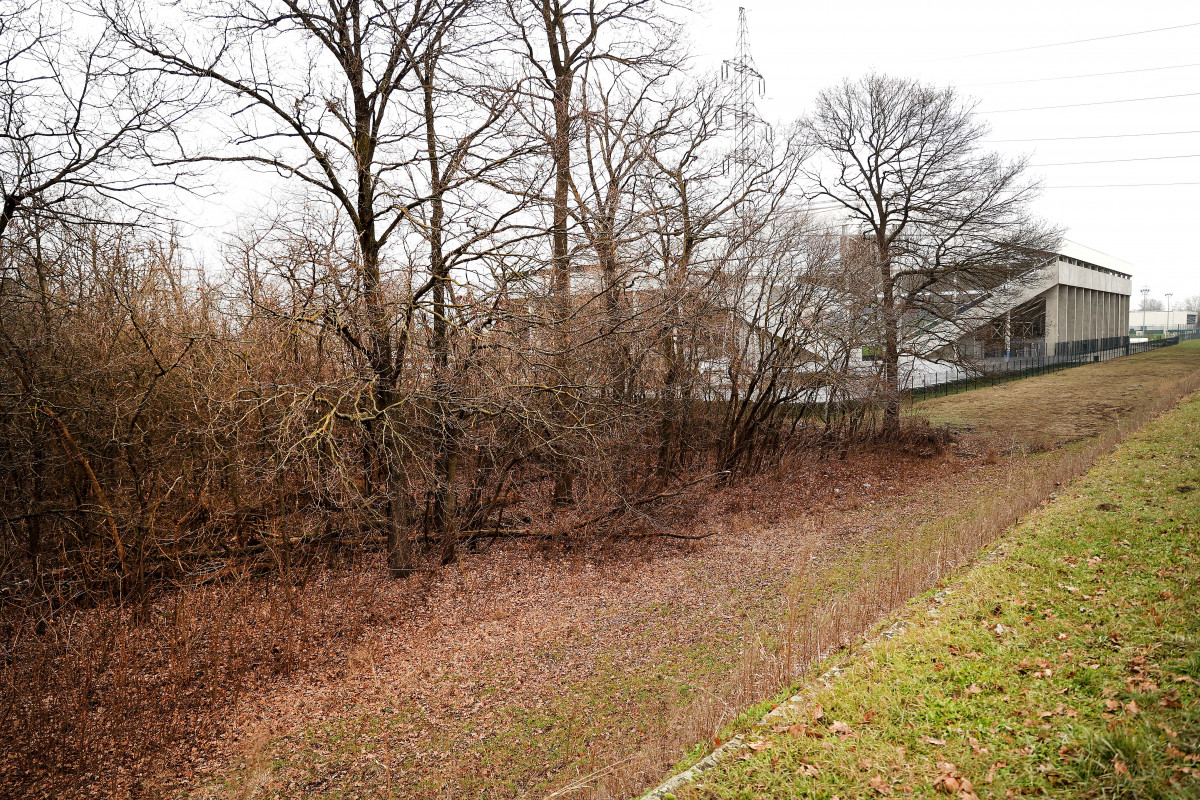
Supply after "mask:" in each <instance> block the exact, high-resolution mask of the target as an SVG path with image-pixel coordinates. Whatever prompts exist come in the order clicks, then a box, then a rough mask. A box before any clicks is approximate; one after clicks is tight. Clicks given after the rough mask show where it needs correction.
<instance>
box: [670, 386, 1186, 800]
mask: <svg viewBox="0 0 1200 800" xmlns="http://www.w3.org/2000/svg"><path fill="white" fill-rule="evenodd" d="M1189 487H1200V399H1193V400H1192V401H1191V402H1189V403H1188V404H1186V405H1185V406H1183V407H1182V408H1181V409H1179V410H1176V411H1174V412H1172V413H1170V414H1168V415H1166V416H1165V417H1163V418H1161V419H1160V420H1158V421H1156V422H1154V423H1152V424H1151V425H1149V426H1147V427H1146V428H1145V429H1144V430H1143V431H1141V432H1140V433H1138V434H1137V435H1135V436H1134V437H1132V438H1131V439H1130V440H1129V441H1128V442H1127V443H1126V444H1124V445H1122V446H1121V447H1120V448H1119V449H1118V450H1117V451H1116V452H1115V453H1113V454H1112V455H1110V456H1107V457H1105V458H1103V459H1101V460H1100V461H1099V462H1098V463H1097V465H1096V467H1094V468H1093V470H1092V471H1091V472H1090V473H1089V474H1088V475H1087V476H1086V477H1085V478H1083V479H1082V480H1080V481H1079V482H1078V483H1077V484H1075V485H1073V486H1072V487H1071V489H1070V490H1069V493H1067V494H1065V495H1063V496H1060V497H1058V498H1057V499H1055V500H1054V501H1053V502H1052V503H1051V504H1050V505H1048V506H1047V507H1046V508H1044V509H1043V510H1041V511H1039V512H1037V513H1035V514H1034V515H1032V516H1031V517H1030V518H1029V519H1028V520H1026V521H1025V522H1023V523H1022V524H1021V525H1019V526H1018V527H1016V528H1015V529H1014V530H1013V531H1012V533H1011V534H1010V535H1009V536H1007V537H1006V538H1005V539H1004V540H1003V541H1002V542H1001V544H1000V546H999V548H998V549H997V551H996V552H995V554H994V555H993V556H992V557H991V558H989V559H988V560H987V561H986V562H985V563H984V564H982V565H981V566H978V567H976V568H974V569H973V570H971V571H970V572H969V573H967V574H966V575H965V576H964V577H963V578H962V579H961V580H960V581H959V582H958V583H957V584H956V585H954V586H953V587H951V588H950V589H948V590H946V591H945V592H944V593H940V594H939V595H938V596H937V598H935V599H937V600H939V601H940V602H932V601H931V598H929V597H926V598H925V599H924V600H922V601H918V602H917V603H914V604H913V606H912V607H911V608H910V614H909V616H910V622H909V625H910V626H909V627H908V628H907V630H905V631H904V632H902V633H900V634H899V635H897V636H895V637H894V638H892V639H888V640H881V641H880V643H878V644H876V645H875V646H874V647H872V648H871V649H870V650H869V651H867V652H865V653H863V654H860V655H858V656H855V657H853V658H850V659H848V660H847V662H846V671H845V672H844V673H843V674H842V676H841V677H839V678H838V679H836V680H834V681H833V682H832V683H831V684H830V685H829V686H827V687H818V689H817V690H815V691H814V692H813V693H812V694H811V696H810V697H808V699H806V700H805V701H804V702H802V703H797V704H796V705H795V707H794V708H792V709H790V710H789V714H788V717H787V718H785V719H787V721H788V724H786V725H776V726H775V727H774V729H772V730H771V731H764V732H763V733H764V734H765V735H764V736H763V737H762V738H761V739H759V740H758V741H757V742H756V745H755V749H754V750H752V751H749V752H748V754H747V756H746V757H744V758H743V759H739V760H736V761H732V762H729V763H726V764H725V765H723V766H722V767H720V768H719V769H718V770H717V771H715V772H713V773H709V774H708V775H706V776H705V777H704V779H703V781H702V783H701V784H700V785H699V786H697V787H692V788H690V789H688V790H686V791H685V792H681V794H680V797H681V800H682V798H683V797H685V796H689V797H697V798H699V797H704V798H758V797H819V798H830V797H833V796H835V795H836V796H838V797H840V798H842V800H846V799H847V798H852V797H879V796H881V795H900V796H910V795H911V796H935V795H939V794H958V796H960V797H963V798H965V799H967V800H969V798H971V797H972V796H979V797H989V796H992V797H1006V796H1007V797H1012V796H1017V795H1026V794H1028V795H1042V796H1050V797H1105V798H1109V797H1112V798H1116V797H1147V798H1152V797H1200V755H1197V753H1200V687H1198V686H1197V684H1196V683H1195V681H1197V680H1200V589H1198V587H1197V586H1196V580H1197V577H1200V564H1198V561H1200V555H1198V550H1200V493H1196V492H1193V491H1192V490H1191V489H1190V488H1189ZM818 708H819V709H820V711H819V714H818V713H817V710H818ZM793 723H795V726H794V725H793ZM839 723H841V724H839ZM843 725H844V726H847V727H843ZM798 726H804V727H803V728H802V727H798ZM835 727H836V728H837V730H839V731H841V735H839V734H838V732H836V731H835V730H834V728H835ZM810 732H811V733H819V734H820V735H821V736H822V738H817V737H816V736H813V735H810ZM946 776H948V777H950V778H952V779H953V780H947V779H946ZM964 779H965V780H966V782H967V783H964Z"/></svg>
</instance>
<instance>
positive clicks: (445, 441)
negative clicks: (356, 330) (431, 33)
mask: <svg viewBox="0 0 1200 800" xmlns="http://www.w3.org/2000/svg"><path fill="white" fill-rule="evenodd" d="M434 66H435V65H434V63H433V62H432V61H431V60H427V61H426V63H425V76H424V78H425V79H424V81H423V87H424V100H425V109H424V111H425V144H426V158H427V159H428V162H429V174H430V181H431V187H430V189H431V192H430V194H431V200H430V217H429V234H428V235H429V268H430V272H431V273H432V277H433V279H434V284H433V341H432V347H433V394H434V425H435V428H436V429H435V432H434V489H433V502H432V512H433V513H432V521H433V524H434V528H435V530H436V531H437V534H438V540H439V541H440V543H441V548H440V549H441V555H440V559H441V563H442V564H443V565H445V564H449V563H451V562H452V561H454V559H455V556H456V554H457V553H456V550H457V547H456V537H457V532H456V530H455V513H456V510H457V509H456V506H457V502H456V500H457V497H456V494H455V488H454V478H455V472H456V471H457V467H458V452H457V451H458V435H457V414H456V412H455V409H454V404H453V398H452V396H451V381H450V337H449V313H450V308H451V305H452V304H448V303H447V299H448V295H449V293H450V292H451V291H452V289H451V286H450V268H449V265H448V264H447V262H446V257H445V253H444V252H443V240H444V229H443V226H444V224H445V219H446V210H445V203H444V195H445V186H444V185H443V180H442V173H441V160H440V158H439V155H438V147H437V130H436V128H435V125H434V120H435V116H434V115H435V110H434V105H433V80H434Z"/></svg>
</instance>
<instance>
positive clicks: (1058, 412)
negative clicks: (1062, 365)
mask: <svg viewBox="0 0 1200 800" xmlns="http://www.w3.org/2000/svg"><path fill="white" fill-rule="evenodd" d="M1198 368H1200V340H1194V341H1190V342H1184V343H1182V344H1179V345H1176V346H1174V347H1166V348H1163V349H1162V350H1153V351H1150V352H1148V353H1142V354H1139V355H1136V356H1129V357H1128V358H1118V359H1114V360H1112V361H1105V362H1102V363H1099V364H1087V365H1085V366H1082V367H1072V368H1070V369H1065V370H1063V371H1061V372H1055V373H1052V374H1050V375H1044V376H1040V377H1037V378H1029V379H1026V380H1018V381H1013V382H1011V383H1005V384H1001V385H999V386H995V387H992V388H987V389H978V390H975V391H971V392H964V393H962V394H957V395H951V396H950V397H942V398H934V399H931V400H925V401H922V402H920V403H917V404H916V405H915V406H914V407H913V408H912V411H911V413H913V414H914V415H917V416H923V417H925V418H927V419H929V420H930V422H933V423H934V424H938V425H951V426H954V427H966V428H971V429H975V430H978V431H980V432H981V433H985V434H990V435H993V436H995V437H997V438H999V439H1001V440H1004V441H1006V442H1013V443H1015V444H1019V445H1021V446H1022V447H1023V448H1030V449H1034V450H1045V449H1053V448H1056V447H1059V446H1061V445H1062V444H1064V443H1067V442H1074V441H1078V440H1081V439H1085V438H1087V437H1090V436H1096V435H1097V434H1099V433H1101V432H1102V431H1103V430H1105V429H1107V428H1108V427H1109V426H1111V425H1112V421H1113V419H1114V418H1116V417H1121V418H1125V417H1128V416H1129V415H1131V414H1132V413H1134V412H1135V411H1136V410H1138V409H1139V408H1143V407H1145V406H1146V405H1148V404H1149V403H1150V402H1151V401H1153V399H1154V398H1155V396H1156V394H1157V393H1158V392H1160V391H1162V390H1163V387H1165V386H1168V385H1169V384H1170V383H1171V382H1172V381H1176V380H1179V379H1180V378H1183V377H1185V376H1187V375H1189V374H1192V373H1194V372H1195V371H1196V370H1197V369H1198ZM1064 412H1065V413H1064Z"/></svg>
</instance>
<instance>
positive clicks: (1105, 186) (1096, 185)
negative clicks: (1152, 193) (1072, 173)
mask: <svg viewBox="0 0 1200 800" xmlns="http://www.w3.org/2000/svg"><path fill="white" fill-rule="evenodd" d="M1135 186H1200V181H1176V182H1173V183H1068V184H1062V185H1059V186H1043V187H1042V188H1043V189H1130V188H1133V187H1135Z"/></svg>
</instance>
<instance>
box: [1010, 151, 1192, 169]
mask: <svg viewBox="0 0 1200 800" xmlns="http://www.w3.org/2000/svg"><path fill="white" fill-rule="evenodd" d="M1176 158H1200V153H1189V154H1187V155H1182V156H1145V157H1142V158H1106V159H1101V160H1099V161H1051V162H1049V163H1046V164H1030V165H1029V166H1031V167H1069V166H1072V165H1075V164H1122V163H1125V162H1129V161H1169V160H1171V159H1176Z"/></svg>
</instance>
